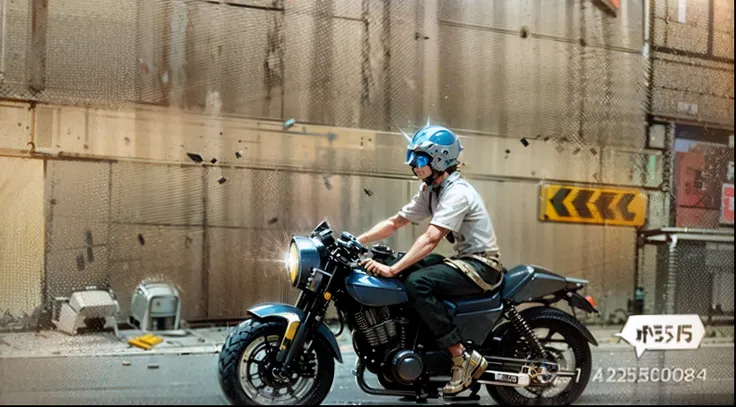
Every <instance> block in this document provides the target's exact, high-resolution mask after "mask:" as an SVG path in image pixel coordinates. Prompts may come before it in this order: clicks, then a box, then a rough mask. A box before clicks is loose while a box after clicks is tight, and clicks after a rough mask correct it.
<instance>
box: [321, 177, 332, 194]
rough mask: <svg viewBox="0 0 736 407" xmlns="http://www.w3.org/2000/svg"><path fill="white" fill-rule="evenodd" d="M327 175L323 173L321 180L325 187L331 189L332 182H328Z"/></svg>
mask: <svg viewBox="0 0 736 407" xmlns="http://www.w3.org/2000/svg"><path fill="white" fill-rule="evenodd" d="M329 177H330V176H329V175H323V176H322V180H323V181H324V183H325V187H327V189H328V190H330V189H332V184H331V183H330V179H329Z"/></svg>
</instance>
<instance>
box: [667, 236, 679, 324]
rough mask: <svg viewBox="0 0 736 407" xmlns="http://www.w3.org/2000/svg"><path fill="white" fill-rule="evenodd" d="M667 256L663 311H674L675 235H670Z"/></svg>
mask: <svg viewBox="0 0 736 407" xmlns="http://www.w3.org/2000/svg"><path fill="white" fill-rule="evenodd" d="M668 249H669V250H668V256H667V257H668V258H667V299H666V301H665V313H666V314H674V313H675V287H676V284H677V235H675V236H672V238H671V240H670V244H669V248H668Z"/></svg>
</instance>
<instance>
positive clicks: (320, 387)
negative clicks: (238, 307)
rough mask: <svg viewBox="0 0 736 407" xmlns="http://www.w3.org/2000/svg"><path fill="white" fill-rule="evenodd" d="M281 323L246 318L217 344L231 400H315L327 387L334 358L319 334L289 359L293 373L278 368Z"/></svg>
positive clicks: (261, 402) (260, 402)
mask: <svg viewBox="0 0 736 407" xmlns="http://www.w3.org/2000/svg"><path fill="white" fill-rule="evenodd" d="M285 330H286V325H285V324H284V323H281V322H280V321H260V320H249V321H247V322H245V323H243V324H241V325H240V326H238V327H237V328H236V329H235V330H234V331H233V332H231V333H230V335H229V336H228V338H227V340H226V341H225V343H224V344H223V346H222V350H220V355H219V360H218V364H217V366H218V376H219V379H220V387H221V388H222V391H223V392H224V393H225V396H226V397H227V399H228V401H230V403H231V404H235V405H273V404H286V405H317V404H320V403H321V402H322V401H323V400H324V399H325V398H326V397H327V394H328V393H329V392H330V388H331V387H332V381H333V379H334V374H335V360H334V359H333V358H332V355H331V354H330V351H329V348H328V345H327V344H326V343H325V341H323V340H322V338H321V337H317V338H315V340H314V341H312V346H311V349H308V350H307V351H305V353H304V354H303V355H301V356H300V357H299V358H298V360H295V361H294V363H295V364H296V366H295V367H294V370H296V371H295V372H294V373H292V374H291V375H289V376H287V377H283V376H281V375H279V374H278V372H277V369H276V368H278V367H279V366H278V362H276V354H277V353H278V349H279V345H280V344H281V339H282V338H283V335H284V331H285Z"/></svg>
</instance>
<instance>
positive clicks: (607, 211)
mask: <svg viewBox="0 0 736 407" xmlns="http://www.w3.org/2000/svg"><path fill="white" fill-rule="evenodd" d="M615 197H616V194H615V193H613V192H601V195H600V196H599V197H598V199H596V201H595V207H596V208H598V212H599V213H600V214H601V217H602V218H603V219H616V214H615V213H613V211H612V210H611V208H610V206H611V202H613V198H615Z"/></svg>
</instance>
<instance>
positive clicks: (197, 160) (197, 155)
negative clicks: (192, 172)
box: [187, 153, 204, 163]
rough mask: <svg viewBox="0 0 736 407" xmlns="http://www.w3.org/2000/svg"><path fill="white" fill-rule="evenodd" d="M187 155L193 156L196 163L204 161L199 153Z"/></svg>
mask: <svg viewBox="0 0 736 407" xmlns="http://www.w3.org/2000/svg"><path fill="white" fill-rule="evenodd" d="M187 156H189V158H191V159H192V161H194V162H195V163H201V162H202V161H204V159H203V158H202V156H201V155H199V154H194V153H187Z"/></svg>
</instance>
